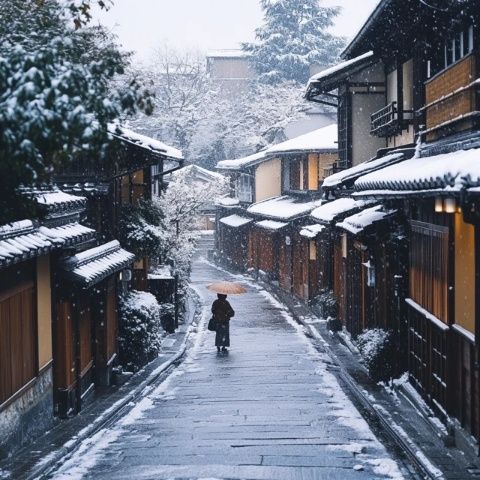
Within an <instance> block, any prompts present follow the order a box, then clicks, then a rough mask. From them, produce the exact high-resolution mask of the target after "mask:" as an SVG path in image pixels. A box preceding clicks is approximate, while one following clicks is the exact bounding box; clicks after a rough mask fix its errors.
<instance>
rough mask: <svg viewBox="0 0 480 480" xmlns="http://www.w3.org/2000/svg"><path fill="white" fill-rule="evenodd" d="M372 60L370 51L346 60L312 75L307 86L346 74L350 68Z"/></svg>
mask: <svg viewBox="0 0 480 480" xmlns="http://www.w3.org/2000/svg"><path fill="white" fill-rule="evenodd" d="M372 58H373V52H372V51H370V52H366V53H364V54H363V55H359V56H358V57H355V58H352V59H350V60H346V61H345V62H341V63H339V64H337V65H334V66H333V67H330V68H327V69H326V70H323V71H321V72H320V73H317V74H315V75H313V76H312V77H311V78H310V80H309V82H308V86H309V87H310V85H312V84H313V83H317V82H320V81H322V80H323V81H325V80H326V79H328V78H330V77H332V76H334V75H339V74H341V73H344V72H347V71H348V70H349V69H350V68H352V67H354V66H357V65H360V64H362V63H364V62H365V61H367V60H369V59H372Z"/></svg>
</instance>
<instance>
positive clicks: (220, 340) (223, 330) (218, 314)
mask: <svg viewBox="0 0 480 480" xmlns="http://www.w3.org/2000/svg"><path fill="white" fill-rule="evenodd" d="M212 314H213V318H214V319H215V323H216V332H217V334H216V336H215V346H216V347H217V352H218V353H219V352H220V349H221V350H222V351H223V352H227V351H228V350H227V347H230V319H231V318H232V317H233V316H234V315H235V311H234V310H233V308H232V306H231V305H230V303H229V302H228V300H227V296H226V295H222V294H221V293H218V294H217V299H216V300H215V301H214V302H213V305H212Z"/></svg>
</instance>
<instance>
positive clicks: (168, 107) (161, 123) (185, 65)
mask: <svg viewBox="0 0 480 480" xmlns="http://www.w3.org/2000/svg"><path fill="white" fill-rule="evenodd" d="M131 78H133V79H141V80H142V81H143V82H145V83H146V84H147V85H148V86H149V88H150V90H151V91H152V92H154V93H155V98H154V99H153V107H154V115H152V116H148V115H144V114H141V113H140V114H139V115H138V116H137V117H136V118H134V119H132V120H131V125H132V127H133V128H135V130H137V131H140V132H142V133H144V134H146V135H148V136H151V137H154V138H158V139H161V140H162V141H165V142H167V143H169V144H171V145H175V146H176V147H177V148H179V149H181V150H182V151H184V152H185V153H186V152H187V151H188V149H189V145H190V143H191V141H192V136H193V135H194V133H195V131H196V127H197V125H198V124H199V122H201V121H203V120H204V119H205V118H208V117H209V115H210V110H209V108H208V99H210V98H212V97H213V96H214V92H212V88H211V85H210V82H209V80H208V76H207V72H206V66H205V57H204V56H202V55H201V54H200V53H198V52H180V51H177V50H175V49H174V48H171V47H170V46H169V45H168V44H164V45H162V46H161V47H159V48H157V49H156V51H155V53H154V56H153V58H152V61H151V63H150V64H149V65H148V66H147V67H145V66H143V67H139V66H137V67H136V68H135V69H132V70H131V71H130V74H129V76H127V77H125V78H124V81H125V80H126V81H130V80H129V79H131Z"/></svg>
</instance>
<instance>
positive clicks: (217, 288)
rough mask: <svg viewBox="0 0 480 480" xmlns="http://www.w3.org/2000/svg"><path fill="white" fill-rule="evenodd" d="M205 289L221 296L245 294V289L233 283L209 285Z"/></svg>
mask: <svg viewBox="0 0 480 480" xmlns="http://www.w3.org/2000/svg"><path fill="white" fill-rule="evenodd" d="M207 288H208V289H209V290H210V291H212V292H215V293H220V294H222V295H241V294H242V293H247V289H246V288H243V287H242V286H241V285H239V284H238V283H234V282H216V283H211V284H210V285H208V286H207Z"/></svg>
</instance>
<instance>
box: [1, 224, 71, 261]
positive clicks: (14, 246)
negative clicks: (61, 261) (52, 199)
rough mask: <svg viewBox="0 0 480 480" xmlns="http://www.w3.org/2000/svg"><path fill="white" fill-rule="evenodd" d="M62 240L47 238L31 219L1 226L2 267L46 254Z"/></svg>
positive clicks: (59, 245)
mask: <svg viewBox="0 0 480 480" xmlns="http://www.w3.org/2000/svg"><path fill="white" fill-rule="evenodd" d="M61 245H62V242H61V241H56V240H54V239H49V238H47V237H46V236H45V235H44V234H43V233H41V232H39V231H38V229H37V226H36V224H35V223H34V222H32V221H31V220H22V221H20V222H14V223H11V224H8V225H3V226H1V227H0V267H6V266H9V265H13V264H15V263H18V262H23V261H25V260H29V259H31V258H35V257H38V256H40V255H44V254H46V253H48V252H50V251H51V250H53V249H54V248H59V247H61Z"/></svg>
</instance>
